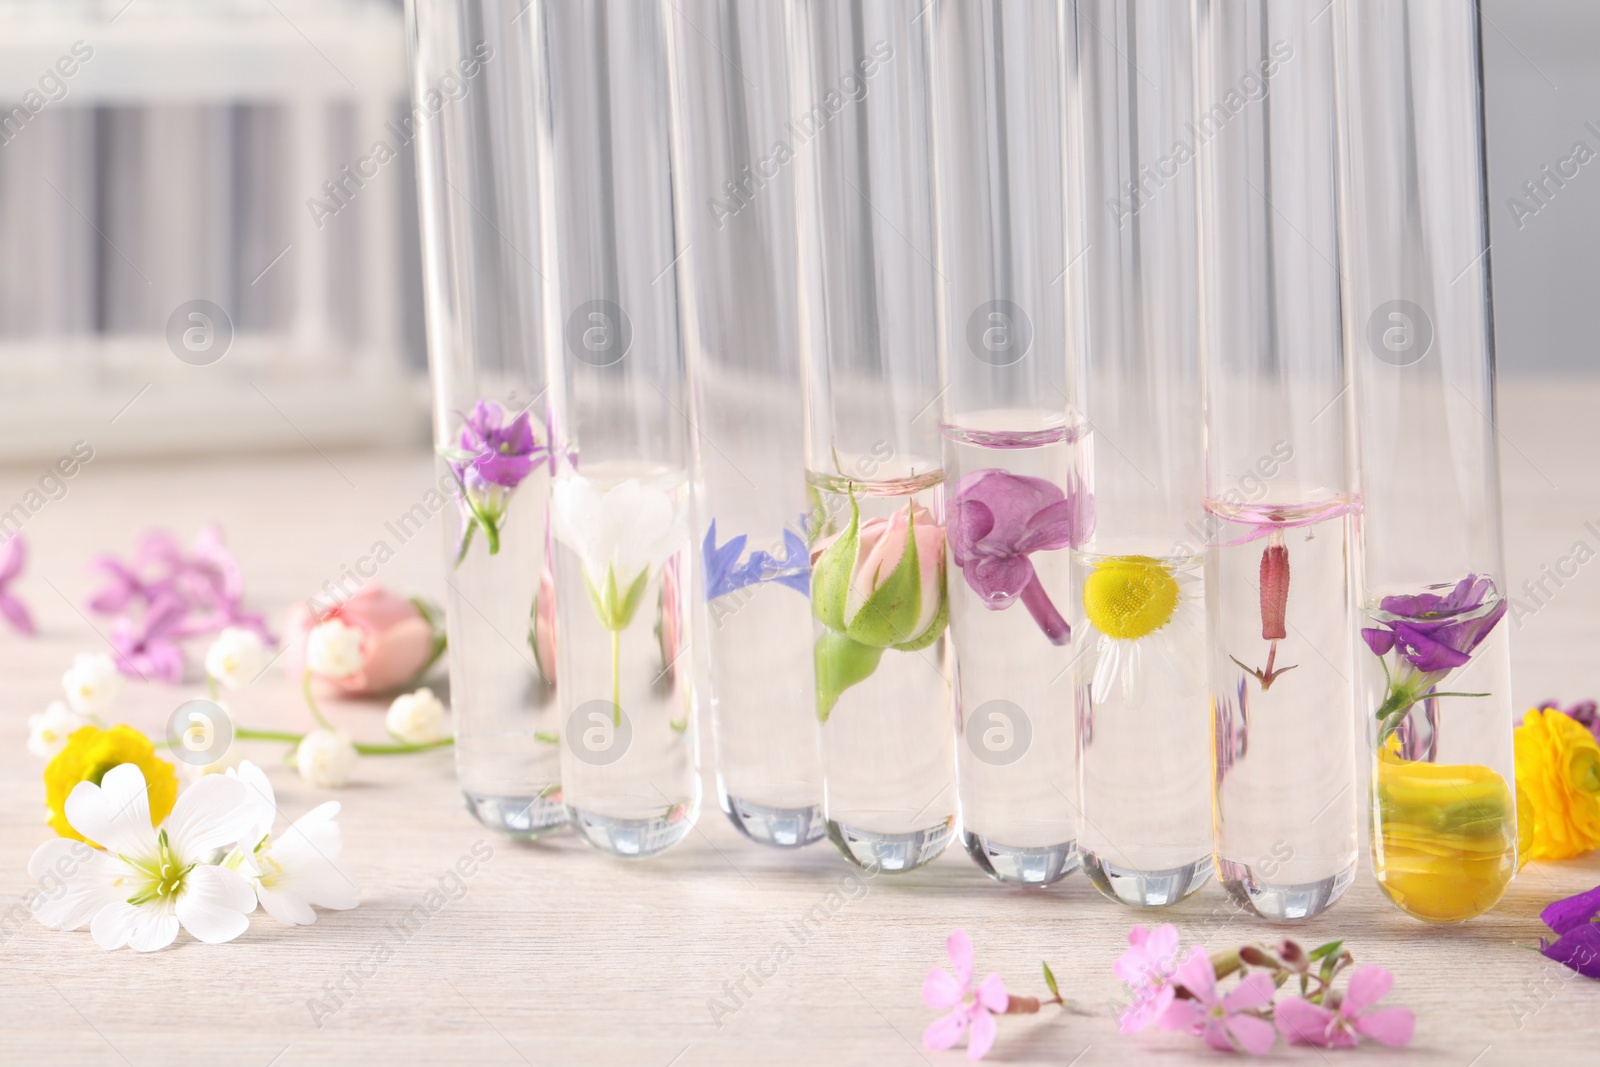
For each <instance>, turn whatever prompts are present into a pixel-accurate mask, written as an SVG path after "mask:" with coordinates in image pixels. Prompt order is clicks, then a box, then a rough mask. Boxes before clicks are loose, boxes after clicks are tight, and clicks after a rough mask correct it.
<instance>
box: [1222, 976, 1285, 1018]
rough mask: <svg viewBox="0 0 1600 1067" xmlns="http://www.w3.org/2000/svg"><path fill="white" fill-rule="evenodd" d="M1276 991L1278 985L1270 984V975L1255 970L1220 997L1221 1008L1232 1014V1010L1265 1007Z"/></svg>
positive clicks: (1270, 1001)
mask: <svg viewBox="0 0 1600 1067" xmlns="http://www.w3.org/2000/svg"><path fill="white" fill-rule="evenodd" d="M1277 991H1278V987H1277V986H1275V985H1273V984H1272V977H1271V976H1270V975H1268V974H1265V973H1263V972H1261V971H1255V972H1253V973H1251V974H1248V975H1245V977H1244V979H1243V980H1242V981H1240V983H1239V984H1238V985H1236V986H1234V987H1233V989H1231V990H1229V992H1228V995H1227V996H1225V997H1223V998H1222V1010H1223V1011H1225V1012H1227V1013H1228V1014H1229V1015H1232V1014H1233V1013H1234V1012H1239V1011H1249V1010H1250V1009H1251V1008H1262V1007H1265V1006H1266V1005H1268V1004H1271V1003H1272V997H1273V995H1274V994H1275V993H1277Z"/></svg>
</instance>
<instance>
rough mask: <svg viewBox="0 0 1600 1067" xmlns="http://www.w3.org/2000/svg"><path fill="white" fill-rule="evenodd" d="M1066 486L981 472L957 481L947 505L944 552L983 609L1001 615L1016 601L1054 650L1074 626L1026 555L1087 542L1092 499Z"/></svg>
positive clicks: (995, 470)
mask: <svg viewBox="0 0 1600 1067" xmlns="http://www.w3.org/2000/svg"><path fill="white" fill-rule="evenodd" d="M1069 488H1070V491H1068V492H1063V491H1062V489H1061V488H1060V487H1059V486H1057V485H1056V484H1054V483H1053V482H1048V481H1046V480H1045V479H1043V478H1029V477H1026V476H1024V475H1019V474H1012V473H1010V472H1009V471H1004V470H1000V469H999V468H997V467H986V468H984V469H983V470H977V471H973V472H972V473H971V474H969V475H967V476H966V477H965V478H963V479H961V481H960V483H959V484H958V485H957V486H956V491H955V495H954V497H953V499H952V502H951V505H950V512H951V520H950V523H949V529H950V553H951V556H952V557H953V558H954V559H955V563H956V566H958V567H960V568H961V574H962V576H963V577H965V578H966V580H967V585H969V586H970V587H971V588H972V591H973V592H975V593H977V594H978V597H979V600H980V601H981V603H982V604H983V606H984V607H986V608H988V609H989V610H990V611H1003V610H1005V609H1006V608H1009V607H1010V606H1011V605H1012V604H1013V603H1014V602H1015V601H1017V600H1018V599H1020V600H1021V601H1022V605H1023V607H1025V608H1027V609H1028V614H1030V615H1032V616H1033V621H1034V622H1036V623H1037V624H1038V625H1039V629H1040V630H1042V631H1044V635H1045V636H1046V637H1048V638H1049V639H1050V641H1051V643H1052V644H1057V645H1062V644H1066V643H1067V641H1068V640H1069V639H1070V638H1071V637H1072V627H1071V626H1069V625H1068V624H1067V621H1066V619H1064V618H1062V617H1061V613H1060V612H1059V611H1057V610H1056V606H1055V605H1054V604H1053V603H1051V601H1050V597H1049V595H1048V594H1046V593H1045V589H1044V585H1043V583H1041V582H1040V581H1039V575H1038V574H1037V572H1035V571H1034V568H1033V563H1032V562H1031V561H1030V560H1029V558H1028V557H1029V556H1031V555H1032V554H1033V553H1035V552H1049V551H1054V550H1056V549H1061V548H1068V547H1072V546H1076V545H1080V544H1082V543H1083V542H1084V541H1085V540H1086V539H1087V538H1088V536H1089V531H1090V530H1091V529H1092V528H1093V526H1094V500H1093V498H1092V497H1091V496H1090V495H1089V494H1088V493H1086V492H1084V491H1083V490H1082V489H1081V488H1079V487H1078V486H1076V485H1072V486H1070V487H1069Z"/></svg>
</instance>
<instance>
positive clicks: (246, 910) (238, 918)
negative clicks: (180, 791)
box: [174, 777, 256, 945]
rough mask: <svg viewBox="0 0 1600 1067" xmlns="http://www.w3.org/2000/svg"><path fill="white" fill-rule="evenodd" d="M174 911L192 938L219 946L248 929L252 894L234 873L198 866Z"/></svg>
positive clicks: (253, 902)
mask: <svg viewBox="0 0 1600 1067" xmlns="http://www.w3.org/2000/svg"><path fill="white" fill-rule="evenodd" d="M211 780H215V779H214V777H213V779H211ZM193 788H194V787H193V786H190V789H191V790H192V789H193ZM174 910H175V911H176V912H177V919H178V921H179V922H181V923H183V928H184V929H185V930H187V931H189V932H190V933H191V934H193V935H194V936H195V938H196V939H198V940H200V941H204V942H205V943H206V944H208V945H220V944H222V942H224V941H232V940H233V939H234V938H236V937H238V936H239V935H240V934H242V933H244V932H245V930H246V929H247V928H249V926H250V920H249V919H248V918H247V916H248V915H249V914H250V913H251V912H252V911H255V910H256V894H255V891H254V890H252V889H251V888H250V883H249V882H246V881H245V880H244V878H243V876H241V875H240V874H239V872H238V871H230V870H228V868H226V867H213V866H209V865H202V866H199V867H196V868H194V869H193V870H192V871H190V872H189V873H188V874H187V875H185V876H184V879H183V892H182V893H181V894H180V895H179V897H178V903H177V906H176V908H175V909H174Z"/></svg>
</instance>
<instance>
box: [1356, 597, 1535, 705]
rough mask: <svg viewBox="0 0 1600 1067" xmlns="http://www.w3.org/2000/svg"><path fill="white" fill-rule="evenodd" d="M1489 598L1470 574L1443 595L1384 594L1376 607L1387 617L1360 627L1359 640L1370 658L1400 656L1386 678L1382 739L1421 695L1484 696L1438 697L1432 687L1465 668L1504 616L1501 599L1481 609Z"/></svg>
mask: <svg viewBox="0 0 1600 1067" xmlns="http://www.w3.org/2000/svg"><path fill="white" fill-rule="evenodd" d="M1493 597H1496V591H1495V586H1494V580H1493V579H1492V578H1488V577H1485V576H1482V575H1477V574H1469V575H1467V576H1466V577H1465V578H1463V579H1461V581H1459V582H1457V583H1456V585H1455V588H1453V589H1451V590H1450V592H1449V593H1448V594H1446V595H1444V596H1439V595H1438V594H1437V593H1408V594H1403V595H1399V596H1386V597H1384V598H1383V600H1382V601H1380V602H1379V604H1378V608H1379V610H1380V611H1381V612H1382V613H1383V614H1384V615H1385V616H1387V618H1386V619H1380V620H1378V621H1379V622H1380V623H1381V626H1369V627H1366V628H1365V629H1363V630H1362V631H1361V638H1362V640H1364V641H1366V643H1367V647H1368V648H1370V649H1372V651H1373V654H1374V655H1377V656H1379V657H1383V656H1386V655H1388V654H1389V653H1390V652H1391V651H1392V652H1395V653H1396V654H1397V656H1398V657H1399V667H1398V669H1396V670H1395V671H1394V672H1392V673H1391V674H1390V676H1389V687H1388V693H1387V695H1386V696H1385V697H1384V701H1383V703H1382V704H1381V705H1380V706H1379V708H1378V712H1377V715H1378V718H1379V719H1382V720H1384V722H1385V729H1384V733H1385V736H1386V735H1387V733H1388V732H1389V731H1392V730H1393V729H1394V728H1395V727H1397V726H1398V725H1399V723H1400V720H1401V718H1402V717H1403V715H1404V713H1405V711H1406V710H1407V709H1408V708H1410V707H1411V705H1412V704H1415V703H1416V702H1417V701H1419V700H1422V699H1424V698H1425V697H1439V696H1483V695H1485V694H1482V693H1440V692H1436V691H1434V687H1435V686H1437V685H1438V684H1439V683H1440V682H1441V681H1443V680H1444V678H1445V676H1446V675H1448V674H1449V673H1450V672H1451V671H1453V670H1455V669H1456V668H1458V667H1464V666H1466V664H1467V663H1469V662H1470V661H1471V659H1472V653H1473V652H1474V651H1475V650H1476V649H1477V647H1478V646H1479V645H1480V644H1482V643H1483V642H1484V640H1485V639H1486V638H1487V637H1488V636H1489V634H1490V633H1491V632H1492V631H1493V630H1494V628H1495V626H1496V625H1497V624H1498V623H1499V622H1500V620H1501V619H1502V618H1504V617H1505V613H1506V608H1507V604H1506V602H1505V601H1504V600H1500V599H1496V600H1495V603H1494V604H1493V605H1491V606H1490V607H1489V608H1488V610H1484V605H1485V604H1488V603H1489V600H1490V599H1491V598H1493Z"/></svg>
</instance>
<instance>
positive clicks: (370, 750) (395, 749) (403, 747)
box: [356, 737, 456, 756]
mask: <svg viewBox="0 0 1600 1067" xmlns="http://www.w3.org/2000/svg"><path fill="white" fill-rule="evenodd" d="M455 743H456V742H455V738H453V737H441V738H439V740H437V741H423V742H422V743H421V744H416V745H408V744H398V745H385V744H368V743H367V742H365V741H357V742H356V751H357V752H360V753H361V754H362V755H364V756H393V755H399V754H401V753H404V752H426V751H427V750H429V749H431V748H444V747H446V746H447V745H453V744H455Z"/></svg>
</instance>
